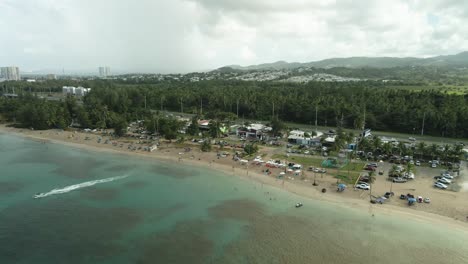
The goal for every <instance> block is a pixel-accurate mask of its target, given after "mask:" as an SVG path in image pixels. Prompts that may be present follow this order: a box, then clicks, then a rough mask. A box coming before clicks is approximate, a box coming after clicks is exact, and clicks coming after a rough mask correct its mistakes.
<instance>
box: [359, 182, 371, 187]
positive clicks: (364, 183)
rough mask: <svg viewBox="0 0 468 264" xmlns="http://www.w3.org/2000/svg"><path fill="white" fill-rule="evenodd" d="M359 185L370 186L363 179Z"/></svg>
mask: <svg viewBox="0 0 468 264" xmlns="http://www.w3.org/2000/svg"><path fill="white" fill-rule="evenodd" d="M357 185H367V186H369V183H367V182H363V181H358V182H357Z"/></svg>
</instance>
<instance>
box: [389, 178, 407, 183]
mask: <svg viewBox="0 0 468 264" xmlns="http://www.w3.org/2000/svg"><path fill="white" fill-rule="evenodd" d="M392 181H393V182H394V183H404V182H407V181H408V180H407V179H403V178H394V179H393V180H392Z"/></svg>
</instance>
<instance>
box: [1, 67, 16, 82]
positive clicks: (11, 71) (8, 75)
mask: <svg viewBox="0 0 468 264" xmlns="http://www.w3.org/2000/svg"><path fill="white" fill-rule="evenodd" d="M0 78H2V79H5V80H6V81H19V80H21V76H20V72H19V68H18V67H1V68H0Z"/></svg>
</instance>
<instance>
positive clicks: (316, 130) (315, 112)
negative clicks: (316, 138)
mask: <svg viewBox="0 0 468 264" xmlns="http://www.w3.org/2000/svg"><path fill="white" fill-rule="evenodd" d="M317 109H318V107H317V105H315V133H317V132H318V130H317V111H318V110H317Z"/></svg>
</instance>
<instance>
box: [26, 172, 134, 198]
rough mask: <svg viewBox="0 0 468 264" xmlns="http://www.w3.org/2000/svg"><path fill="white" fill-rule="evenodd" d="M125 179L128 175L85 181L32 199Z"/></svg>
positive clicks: (40, 194)
mask: <svg viewBox="0 0 468 264" xmlns="http://www.w3.org/2000/svg"><path fill="white" fill-rule="evenodd" d="M127 177H128V175H124V176H117V177H110V178H105V179H101V180H95V181H87V182H83V183H79V184H74V185H70V186H67V187H64V188H60V189H53V190H52V191H49V192H46V193H39V194H36V195H34V196H33V197H34V198H44V197H47V196H51V195H55V194H62V193H67V192H71V191H74V190H77V189H81V188H86V187H90V186H93V185H95V184H99V183H105V182H111V181H115V180H120V179H123V178H127Z"/></svg>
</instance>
